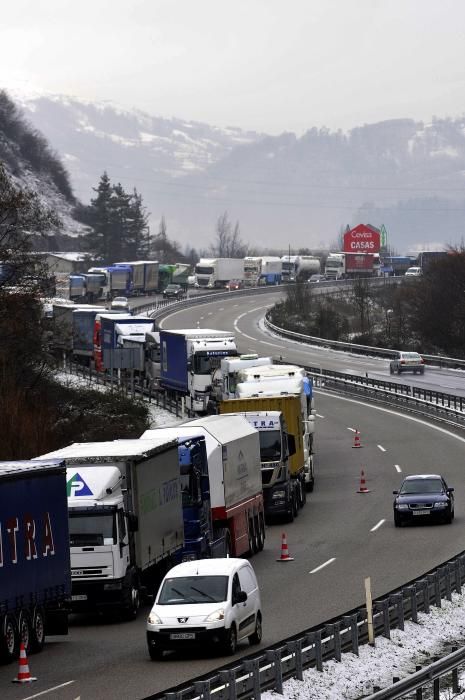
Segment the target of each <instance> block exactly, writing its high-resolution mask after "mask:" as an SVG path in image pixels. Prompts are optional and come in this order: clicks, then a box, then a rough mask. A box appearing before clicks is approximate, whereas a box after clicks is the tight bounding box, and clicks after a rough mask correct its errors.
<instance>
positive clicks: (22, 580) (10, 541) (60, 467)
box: [0, 459, 71, 663]
mask: <svg viewBox="0 0 465 700" xmlns="http://www.w3.org/2000/svg"><path fill="white" fill-rule="evenodd" d="M70 594H71V570H70V556H69V534H68V507H67V499H66V469H65V466H64V463H63V462H62V461H61V460H53V459H52V460H30V461H15V462H0V659H1V661H2V662H3V663H7V662H9V661H12V660H13V659H15V658H16V657H17V656H18V654H19V647H20V643H21V642H23V643H24V645H25V648H26V652H32V651H40V650H41V649H42V647H43V646H44V642H45V635H46V634H67V633H68V608H67V604H68V601H69V597H70Z"/></svg>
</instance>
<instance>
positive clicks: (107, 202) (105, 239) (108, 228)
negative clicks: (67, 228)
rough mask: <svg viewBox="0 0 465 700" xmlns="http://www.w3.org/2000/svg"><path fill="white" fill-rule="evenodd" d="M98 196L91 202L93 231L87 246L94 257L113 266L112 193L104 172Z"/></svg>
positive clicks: (96, 190)
mask: <svg viewBox="0 0 465 700" xmlns="http://www.w3.org/2000/svg"><path fill="white" fill-rule="evenodd" d="M93 189H94V192H96V193H97V196H96V197H95V198H94V199H91V201H90V207H89V209H88V214H89V224H90V226H92V229H93V231H92V232H91V233H89V234H88V235H87V236H86V240H85V244H86V247H87V248H88V250H89V251H90V252H91V253H92V256H93V257H95V258H97V259H101V261H102V263H103V264H111V263H112V262H114V260H115V259H116V258H114V245H113V244H114V241H113V231H112V204H111V199H112V192H113V188H112V185H111V182H110V178H109V177H108V175H107V173H106V172H104V173H103V175H102V177H101V178H100V182H99V184H98V187H97V188H93Z"/></svg>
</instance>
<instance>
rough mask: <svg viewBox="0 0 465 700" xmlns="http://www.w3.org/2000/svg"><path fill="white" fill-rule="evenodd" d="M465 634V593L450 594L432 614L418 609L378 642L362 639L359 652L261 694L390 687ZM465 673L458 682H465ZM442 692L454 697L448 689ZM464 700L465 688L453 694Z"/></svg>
mask: <svg viewBox="0 0 465 700" xmlns="http://www.w3.org/2000/svg"><path fill="white" fill-rule="evenodd" d="M464 639H465V595H463V594H462V595H459V594H457V593H453V594H452V602H451V603H450V602H448V601H442V607H441V608H435V607H432V608H430V614H429V615H426V614H425V613H419V614H418V624H416V623H414V622H410V621H406V622H405V630H404V631H401V630H392V631H391V639H386V638H384V637H377V638H376V640H375V647H371V646H369V645H364V646H361V647H360V648H359V656H356V655H355V654H352V653H348V654H343V656H342V661H341V663H338V662H336V661H327V662H325V663H324V664H323V671H316V670H315V669H310V670H308V671H305V672H304V680H303V681H298V680H295V679H292V680H289V681H286V682H285V683H284V695H278V694H277V693H275V692H266V693H262V696H261V697H262V700H278V699H281V698H284V700H287V699H289V700H357V699H358V698H361V697H365V696H367V695H370V694H371V693H372V692H373V686H379V687H381V688H386V687H388V686H391V685H392V679H393V677H398V678H401V679H402V678H405V677H406V676H408V675H410V674H411V673H414V672H415V670H416V668H415V667H416V665H421V666H427V665H429V664H430V663H432V662H433V657H435V656H444V655H446V654H448V653H450V650H451V649H450V647H451V646H457V647H460V646H461V644H462V643H463V640H464ZM464 678H465V673H464V675H463V676H462V679H461V683H460V685H461V686H463V685H464ZM444 686H445V683H444ZM441 697H442V698H443V699H444V700H445V699H446V698H449V697H451V696H450V695H449V694H448V691H445V693H444V694H442V695H441ZM454 700H465V692H462V693H459V694H458V695H454Z"/></svg>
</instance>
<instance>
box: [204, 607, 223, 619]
mask: <svg viewBox="0 0 465 700" xmlns="http://www.w3.org/2000/svg"><path fill="white" fill-rule="evenodd" d="M220 620H224V609H223V608H220V609H219V610H215V612H212V614H211V615H209V616H208V617H207V619H206V622H219V621H220Z"/></svg>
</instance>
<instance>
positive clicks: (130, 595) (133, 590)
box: [123, 581, 140, 621]
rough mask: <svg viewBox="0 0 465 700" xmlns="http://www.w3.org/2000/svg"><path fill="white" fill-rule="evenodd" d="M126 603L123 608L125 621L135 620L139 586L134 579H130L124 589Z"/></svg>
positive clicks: (137, 609)
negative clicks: (130, 581) (125, 589)
mask: <svg viewBox="0 0 465 700" xmlns="http://www.w3.org/2000/svg"><path fill="white" fill-rule="evenodd" d="M126 601H127V602H126V605H125V607H124V608H123V618H124V619H125V620H127V621H129V620H135V619H136V617H137V613H138V611H139V607H140V595H139V588H138V587H137V584H136V582H135V581H132V583H131V585H130V587H129V588H128V589H127V591H126Z"/></svg>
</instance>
